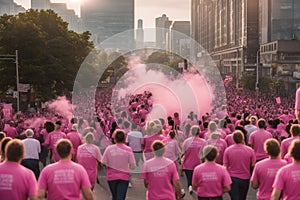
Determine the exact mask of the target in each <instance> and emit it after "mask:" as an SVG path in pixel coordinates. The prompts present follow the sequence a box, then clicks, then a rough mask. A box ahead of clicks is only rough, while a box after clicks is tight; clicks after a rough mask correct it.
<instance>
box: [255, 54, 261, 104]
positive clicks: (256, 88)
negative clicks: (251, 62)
mask: <svg viewBox="0 0 300 200" xmlns="http://www.w3.org/2000/svg"><path fill="white" fill-rule="evenodd" d="M259 53H260V50H257V52H256V83H255V91H256V102H257V101H258V91H259V87H258V83H259V76H258V75H259V74H258V69H259Z"/></svg>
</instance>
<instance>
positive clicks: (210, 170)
mask: <svg viewBox="0 0 300 200" xmlns="http://www.w3.org/2000/svg"><path fill="white" fill-rule="evenodd" d="M86 96H88V97H89V98H91V97H90V95H89V92H88V91H87V92H86V94H85V95H83V97H82V102H83V103H85V104H87V105H88V106H92V104H91V105H89V102H93V104H94V105H95V109H94V110H93V111H90V110H87V109H85V108H84V107H80V106H77V108H76V109H77V110H76V113H77V114H76V116H75V115H74V117H73V118H72V119H67V118H66V117H64V115H63V114H62V113H56V112H52V111H50V110H48V111H44V112H39V113H21V114H20V113H18V114H16V115H14V117H12V118H11V119H9V120H4V119H1V126H0V130H1V131H2V132H0V141H1V149H0V155H1V164H0V197H1V198H2V197H3V198H4V199H28V198H29V199H44V198H47V199H82V195H83V197H84V198H85V199H93V198H94V197H93V189H94V187H95V184H96V182H97V176H98V167H99V166H101V169H103V170H105V172H106V180H107V183H108V186H109V189H110V192H111V196H112V199H113V200H120V199H126V194H127V190H128V187H132V183H131V178H130V171H131V170H132V169H134V168H135V167H137V166H142V167H141V168H142V169H141V172H140V178H141V179H143V180H144V185H145V187H146V188H147V193H146V197H145V198H146V199H149V200H152V199H153V200H158V199H170V200H171V199H181V198H183V197H184V196H185V195H187V194H185V192H184V189H183V188H182V187H181V184H180V178H179V177H180V176H181V175H182V174H183V173H184V174H185V176H186V182H187V188H186V190H187V191H188V193H189V194H196V195H197V197H198V199H201V200H209V199H215V200H218V199H222V196H223V193H226V192H229V194H230V196H231V199H233V200H243V199H246V197H247V193H248V189H249V186H250V185H251V186H252V187H253V188H254V189H258V192H257V199H261V200H264V199H274V200H276V199H280V198H282V199H297V198H299V196H300V191H299V190H298V189H297V186H298V185H299V182H300V165H299V163H300V140H299V139H300V126H299V125H298V120H299V116H300V114H299V113H300V90H297V93H296V106H295V107H294V105H295V97H294V96H291V97H285V98H281V101H280V102H278V101H277V102H276V100H275V98H276V97H277V96H276V95H273V94H259V96H258V97H257V96H256V94H255V93H254V92H252V91H247V90H239V91H237V90H236V89H235V88H234V86H233V85H231V84H228V85H226V100H227V104H226V105H223V106H221V107H215V108H213V111H212V112H211V113H204V114H202V116H201V117H198V115H197V114H196V112H191V113H190V114H189V116H187V117H186V118H184V117H182V116H180V113H179V112H176V111H174V113H172V115H170V116H169V117H168V118H167V119H162V118H160V119H152V120H147V115H148V114H149V113H150V112H151V109H152V106H153V100H152V94H151V92H149V91H145V92H143V93H141V94H134V95H131V96H127V97H126V98H123V99H120V100H119V101H118V102H117V104H114V105H112V104H111V103H110V100H111V98H112V97H113V96H114V93H113V92H112V91H111V88H106V89H102V90H100V91H97V92H96V95H95V97H96V101H95V100H93V99H92V98H91V99H90V100H89V101H88V100H87V99H85V97H86ZM79 102H80V99H79ZM114 106H116V107H114ZM295 110H296V112H295ZM93 112H94V113H93ZM78 113H82V115H81V116H79V115H78ZM295 113H296V115H295ZM41 125H42V126H41ZM103 166H104V167H103ZM133 187H134V186H133Z"/></svg>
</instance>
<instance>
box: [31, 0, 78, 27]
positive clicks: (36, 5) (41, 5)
mask: <svg viewBox="0 0 300 200" xmlns="http://www.w3.org/2000/svg"><path fill="white" fill-rule="evenodd" d="M31 8H32V9H37V10H47V9H51V10H53V11H54V12H56V13H57V14H58V16H60V17H61V18H62V19H63V20H64V21H66V22H68V24H69V25H68V28H69V29H70V30H73V31H76V32H82V22H81V19H80V18H79V17H78V16H77V15H76V14H75V11H74V10H71V9H68V8H67V4H65V3H51V2H50V0H31Z"/></svg>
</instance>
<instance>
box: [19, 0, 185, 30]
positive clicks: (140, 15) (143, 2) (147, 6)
mask: <svg viewBox="0 0 300 200" xmlns="http://www.w3.org/2000/svg"><path fill="white" fill-rule="evenodd" d="M14 1H15V2H16V3H18V4H21V5H22V6H24V7H25V8H26V9H28V8H30V1H31V0H14ZM51 1H52V2H53V3H61V2H67V5H68V8H70V9H74V10H75V12H76V13H77V14H78V13H79V10H80V3H84V1H88V0H51ZM99 1H100V0H99ZM120 1H122V0H120ZM190 7H191V0H135V23H136V22H137V20H138V19H142V20H143V23H144V28H153V27H155V18H156V17H160V16H161V15H162V14H166V15H167V16H168V17H169V19H170V20H172V21H181V20H184V21H190V18H191V17H190V16H191V14H190V13H191V9H190Z"/></svg>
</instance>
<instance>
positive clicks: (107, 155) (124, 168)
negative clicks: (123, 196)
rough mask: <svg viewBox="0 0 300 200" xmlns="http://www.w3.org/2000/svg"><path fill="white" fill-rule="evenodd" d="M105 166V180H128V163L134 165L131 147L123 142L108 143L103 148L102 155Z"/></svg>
mask: <svg viewBox="0 0 300 200" xmlns="http://www.w3.org/2000/svg"><path fill="white" fill-rule="evenodd" d="M101 162H102V163H103V164H105V165H106V166H107V169H106V180H108V181H112V180H125V181H128V180H129V173H130V169H129V164H134V165H135V159H134V155H133V152H132V149H131V148H130V147H129V146H127V145H125V144H114V145H110V146H108V147H107V148H106V149H105V152H104V154H103V157H102V161H101Z"/></svg>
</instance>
